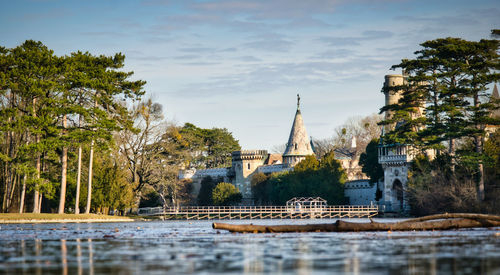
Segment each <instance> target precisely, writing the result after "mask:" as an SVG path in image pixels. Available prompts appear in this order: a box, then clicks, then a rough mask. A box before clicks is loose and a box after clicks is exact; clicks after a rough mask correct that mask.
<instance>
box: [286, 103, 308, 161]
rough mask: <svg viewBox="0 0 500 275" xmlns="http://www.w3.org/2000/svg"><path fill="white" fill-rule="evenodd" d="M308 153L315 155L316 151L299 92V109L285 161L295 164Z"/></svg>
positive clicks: (296, 113) (287, 146) (289, 139)
mask: <svg viewBox="0 0 500 275" xmlns="http://www.w3.org/2000/svg"><path fill="white" fill-rule="evenodd" d="M308 155H314V152H313V150H312V148H311V141H310V139H309V136H308V135H307V131H306V127H305V126H304V121H303V119H302V114H301V113H300V96H299V95H298V94H297V111H296V112H295V118H294V120H293V124H292V130H291V131H290V137H289V138H288V143H287V145H286V150H285V152H284V153H283V162H284V163H285V164H288V165H290V166H295V164H297V163H299V162H300V161H301V160H303V159H304V158H305V157H306V156H308Z"/></svg>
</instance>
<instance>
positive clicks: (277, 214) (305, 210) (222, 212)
mask: <svg viewBox="0 0 500 275" xmlns="http://www.w3.org/2000/svg"><path fill="white" fill-rule="evenodd" d="M138 214H139V215H141V216H163V217H166V218H169V219H246V218H248V219H258V218H262V219H264V218H271V219H272V218H334V217H372V216H375V215H377V214H378V206H373V205H332V206H319V207H304V206H302V207H298V206H295V207H287V206H181V207H166V208H163V207H148V208H139V212H138Z"/></svg>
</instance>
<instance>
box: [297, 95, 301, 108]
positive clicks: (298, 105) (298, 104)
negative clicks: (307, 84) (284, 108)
mask: <svg viewBox="0 0 500 275" xmlns="http://www.w3.org/2000/svg"><path fill="white" fill-rule="evenodd" d="M299 109H300V95H299V94H297V110H299Z"/></svg>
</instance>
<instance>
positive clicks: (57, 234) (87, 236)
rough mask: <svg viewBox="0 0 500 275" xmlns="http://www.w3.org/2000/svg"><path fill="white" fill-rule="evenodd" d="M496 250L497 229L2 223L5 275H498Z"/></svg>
mask: <svg viewBox="0 0 500 275" xmlns="http://www.w3.org/2000/svg"><path fill="white" fill-rule="evenodd" d="M138 228H140V229H138ZM499 247H500V237H499V236H498V230H494V229H492V230H486V229H485V230H461V231H450V232H408V233H393V234H391V235H389V234H387V232H378V233H307V234H298V233H297V234H230V233H226V232H219V233H217V231H215V230H212V229H211V228H210V222H198V223H197V222H193V223H188V222H151V223H136V224H92V225H86V224H78V225H69V224H67V225H36V226H35V225H23V226H21V225H15V226H14V225H2V228H1V229H0V274H3V273H7V274H78V275H80V274H92V275H93V274H102V273H125V274H129V273H134V274H135V273H142V272H147V273H173V274H195V273H205V274H206V273H217V274H218V273H237V274H241V273H244V274H257V273H267V274H290V273H293V274H316V273H330V272H334V273H335V272H336V273H348V274H365V273H372V274H378V273H382V274H393V273H396V274H398V273H405V274H443V273H444V274H446V273H457V274H466V273H468V274H481V273H482V274H488V273H489V274H500V249H499Z"/></svg>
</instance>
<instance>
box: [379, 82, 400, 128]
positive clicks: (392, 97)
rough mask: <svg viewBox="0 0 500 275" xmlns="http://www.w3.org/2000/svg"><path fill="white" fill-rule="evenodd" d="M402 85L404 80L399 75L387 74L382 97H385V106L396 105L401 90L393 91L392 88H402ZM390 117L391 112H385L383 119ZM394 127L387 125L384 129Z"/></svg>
mask: <svg viewBox="0 0 500 275" xmlns="http://www.w3.org/2000/svg"><path fill="white" fill-rule="evenodd" d="M403 84H404V78H403V75H401V74H389V75H386V76H385V82H384V88H383V91H384V95H385V106H387V105H391V104H396V103H398V101H399V99H400V98H401V92H402V91H401V90H395V88H394V87H398V86H402V85H403ZM391 116H392V112H391V111H386V112H385V119H389V118H391ZM393 127H394V125H389V126H386V127H385V130H386V131H390V130H392V128H393Z"/></svg>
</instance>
